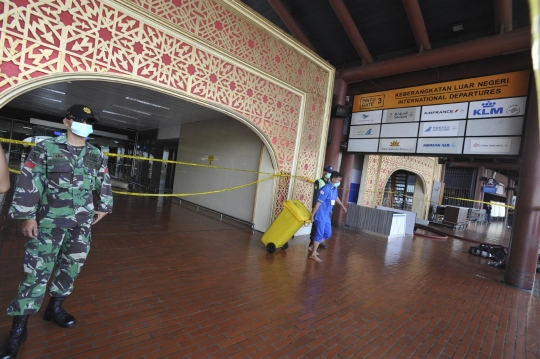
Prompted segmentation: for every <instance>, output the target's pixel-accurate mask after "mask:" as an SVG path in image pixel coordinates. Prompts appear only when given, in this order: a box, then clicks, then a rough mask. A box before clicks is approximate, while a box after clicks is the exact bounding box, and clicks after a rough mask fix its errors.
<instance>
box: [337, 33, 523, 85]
mask: <svg viewBox="0 0 540 359" xmlns="http://www.w3.org/2000/svg"><path fill="white" fill-rule="evenodd" d="M530 49H531V28H530V27H526V28H521V29H518V30H514V31H511V32H509V33H506V34H503V35H494V36H489V37H483V38H480V39H476V40H471V41H467V42H462V43H460V44H456V45H450V46H445V47H441V48H439V49H434V50H431V51H426V52H422V53H419V54H414V55H407V56H402V57H398V58H395V59H392V60H386V61H379V62H375V63H373V64H369V65H364V66H357V67H351V68H348V69H345V70H343V71H341V78H342V79H343V80H345V81H346V82H347V83H351V82H358V81H362V80H369V79H374V78H378V77H385V76H391V75H397V74H403V73H407V72H413V71H419V70H424V69H428V68H433V67H440V66H446V65H452V64H459V63H462V62H467V61H472V60H478V59H484V58H488V57H493V56H499V55H505V54H509V53H513V52H520V51H528V50H530Z"/></svg>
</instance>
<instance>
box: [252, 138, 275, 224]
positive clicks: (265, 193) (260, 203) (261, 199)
mask: <svg viewBox="0 0 540 359" xmlns="http://www.w3.org/2000/svg"><path fill="white" fill-rule="evenodd" d="M259 171H261V172H274V166H273V165H272V159H271V158H270V153H269V152H268V150H267V149H266V146H265V145H264V144H262V143H261V163H260V165H259ZM268 176H269V175H267V174H263V173H261V174H259V177H258V179H259V180H260V179H263V178H266V177H268ZM274 185H275V180H268V181H264V182H261V183H259V184H258V185H257V193H256V199H255V213H254V215H253V224H254V228H255V229H256V230H257V231H260V232H266V230H267V229H268V227H270V224H271V221H272V206H273V204H274V203H273V200H274V198H273V196H272V194H273V193H274Z"/></svg>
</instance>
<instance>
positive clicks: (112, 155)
mask: <svg viewBox="0 0 540 359" xmlns="http://www.w3.org/2000/svg"><path fill="white" fill-rule="evenodd" d="M0 142H5V143H14V144H19V145H25V146H35V145H36V144H35V143H33V142H26V141H19V140H11V139H8V138H0ZM103 154H104V155H105V156H109V157H124V158H130V159H135V160H143V161H156V162H163V163H172V164H178V165H183V166H194V167H205V168H214V169H220V170H228V171H239V172H249V173H260V174H268V175H271V176H270V177H267V178H264V179H262V180H259V181H255V182H251V183H248V184H245V185H240V186H236V187H231V188H226V189H222V190H217V191H209V192H199V193H178V194H170V193H168V194H148V193H132V192H119V191H113V193H116V194H126V195H130V196H165V197H171V196H198V195H204V194H212V193H220V192H226V191H232V190H235V189H239V188H243V187H247V186H251V185H254V184H257V183H260V182H263V181H266V180H269V179H271V178H274V177H291V178H298V179H301V180H304V181H307V182H311V183H313V182H315V180H313V179H311V178H308V177H303V176H293V175H288V174H285V173H283V172H280V173H273V172H262V171H252V170H243V169H239V168H231V167H222V166H212V165H202V164H199V163H190V162H181V161H172V160H162V159H157V158H149V157H142V156H131V155H122V154H118V153H110V152H103ZM9 171H10V172H13V173H17V174H20V173H21V171H18V170H14V169H11V168H10V169H9ZM338 189H341V190H349V191H358V192H376V193H388V194H399V192H390V191H378V190H363V191H360V190H357V189H352V188H338ZM400 196H403V197H408V198H412V199H415V198H416V199H421V200H422V201H424V200H425V198H423V197H413V196H409V195H406V194H400ZM443 198H447V199H455V200H459V201H469V202H474V203H482V204H490V205H494V204H493V203H491V202H485V201H479V200H473V199H468V198H457V197H447V196H444V197H443ZM495 205H496V206H501V207H507V208H515V207H514V206H508V205H506V204H495Z"/></svg>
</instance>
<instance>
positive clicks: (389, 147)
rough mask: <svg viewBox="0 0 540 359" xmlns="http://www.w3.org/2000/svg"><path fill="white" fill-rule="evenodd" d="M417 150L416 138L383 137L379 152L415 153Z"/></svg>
mask: <svg viewBox="0 0 540 359" xmlns="http://www.w3.org/2000/svg"><path fill="white" fill-rule="evenodd" d="M415 151H416V138H393V139H381V140H380V142H379V152H393V153H414V152H415Z"/></svg>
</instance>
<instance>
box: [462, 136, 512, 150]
mask: <svg viewBox="0 0 540 359" xmlns="http://www.w3.org/2000/svg"><path fill="white" fill-rule="evenodd" d="M511 148H512V139H511V138H474V139H473V140H472V141H471V148H470V150H471V152H475V153H508V152H510V150H511Z"/></svg>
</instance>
